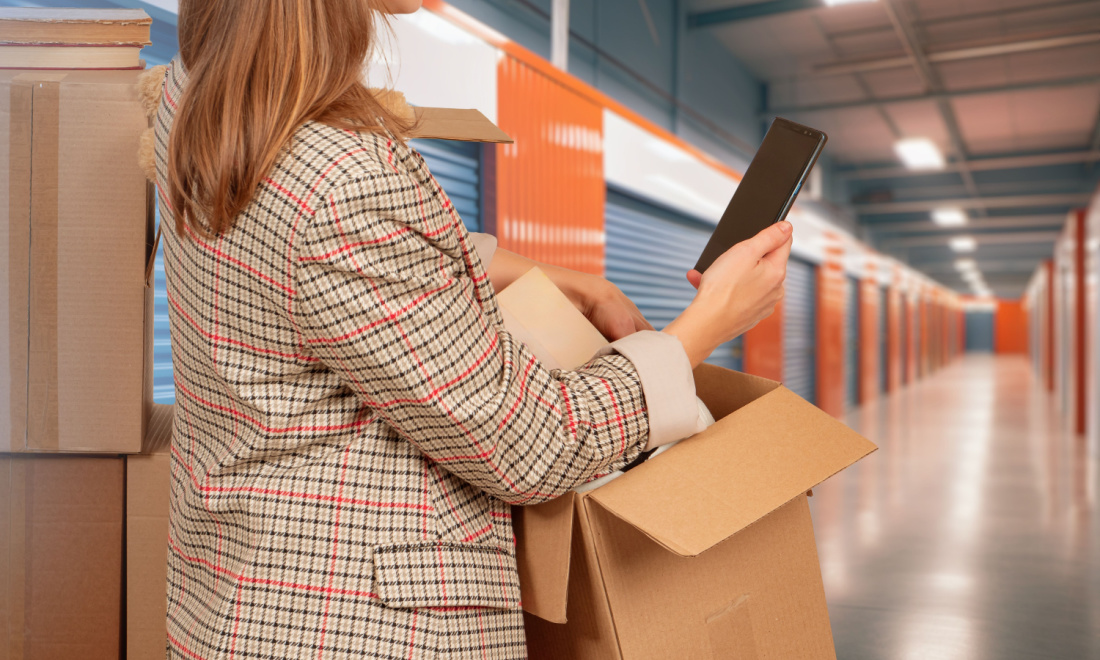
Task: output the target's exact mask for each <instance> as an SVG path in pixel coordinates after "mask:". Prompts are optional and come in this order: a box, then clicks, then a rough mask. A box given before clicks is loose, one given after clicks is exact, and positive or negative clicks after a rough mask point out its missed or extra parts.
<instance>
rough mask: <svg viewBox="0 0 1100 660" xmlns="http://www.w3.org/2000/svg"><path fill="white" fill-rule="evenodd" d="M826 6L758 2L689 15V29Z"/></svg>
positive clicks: (816, 0)
mask: <svg viewBox="0 0 1100 660" xmlns="http://www.w3.org/2000/svg"><path fill="white" fill-rule="evenodd" d="M824 6H825V3H824V2H823V1H822V0H770V1H768V2H756V3H753V4H749V5H737V6H734V7H725V8H723V9H711V10H708V11H700V12H694V13H691V14H688V17H687V26H688V27H689V28H701V27H710V26H714V25H724V24H727V23H736V22H738V21H745V20H749V19H752V18H763V17H764V16H774V15H776V14H787V13H790V12H792V11H802V10H805V9H820V8H822V7H824Z"/></svg>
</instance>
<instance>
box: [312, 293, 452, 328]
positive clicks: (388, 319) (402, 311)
mask: <svg viewBox="0 0 1100 660" xmlns="http://www.w3.org/2000/svg"><path fill="white" fill-rule="evenodd" d="M368 279H369V278H368ZM453 282H454V279H451V280H448V281H446V282H444V283H443V284H441V285H440V286H438V287H436V288H435V289H432V290H431V291H425V292H424V293H422V294H420V295H419V296H417V297H416V298H414V299H413V300H411V301H410V302H409V303H408V304H407V305H405V306H404V307H402V308H401V309H399V310H397V311H396V312H395V313H393V314H390V315H388V316H386V317H385V318H380V319H377V320H374V321H371V322H370V323H368V324H367V325H365V326H363V327H360V328H356V329H355V330H351V331H350V332H346V333H344V334H342V335H340V336H338V337H314V338H312V339H309V340H307V343H310V344H336V343H339V342H342V341H347V340H348V339H352V338H354V337H358V336H359V335H361V334H363V333H364V332H368V331H370V330H372V329H373V328H376V327H378V326H380V325H382V324H383V323H389V322H391V321H394V320H395V319H397V318H398V317H400V316H403V315H404V314H405V313H407V312H408V311H409V310H411V309H413V308H414V307H416V306H418V305H419V304H420V303H422V302H424V300H425V299H427V298H428V297H429V296H433V295H435V294H437V293H439V292H440V291H442V290H443V289H446V288H447V287H448V286H450V285H451V284H452V283H453Z"/></svg>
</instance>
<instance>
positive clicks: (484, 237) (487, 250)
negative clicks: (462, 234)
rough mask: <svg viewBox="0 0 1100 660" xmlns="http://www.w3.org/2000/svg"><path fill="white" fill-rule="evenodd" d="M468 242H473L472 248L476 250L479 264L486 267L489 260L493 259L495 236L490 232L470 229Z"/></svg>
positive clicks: (495, 249)
mask: <svg viewBox="0 0 1100 660" xmlns="http://www.w3.org/2000/svg"><path fill="white" fill-rule="evenodd" d="M470 242H471V243H473V244H474V249H475V250H477V256H478V257H479V258H480V259H481V265H482V266H484V267H485V268H486V269H488V268H489V262H490V261H492V260H493V255H494V254H496V251H497V237H496V236H493V235H492V234H483V233H481V232H476V231H472V232H470Z"/></svg>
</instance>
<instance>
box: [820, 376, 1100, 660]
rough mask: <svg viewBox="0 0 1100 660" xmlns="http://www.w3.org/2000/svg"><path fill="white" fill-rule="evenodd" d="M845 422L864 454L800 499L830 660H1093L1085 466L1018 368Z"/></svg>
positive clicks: (1089, 458)
mask: <svg viewBox="0 0 1100 660" xmlns="http://www.w3.org/2000/svg"><path fill="white" fill-rule="evenodd" d="M847 421H848V423H849V424H851V425H852V426H853V427H854V428H855V429H857V430H859V431H860V432H862V433H863V434H864V435H866V436H867V437H868V438H870V439H871V440H872V441H874V442H875V443H876V444H878V445H879V451H878V452H876V453H874V454H872V455H871V456H869V457H868V458H866V459H864V460H863V461H861V462H860V463H859V464H857V465H855V466H853V467H852V468H849V469H848V470H846V471H845V472H843V473H841V474H840V475H838V476H836V477H834V478H833V479H832V480H830V481H829V482H827V483H825V484H824V485H822V486H821V487H819V488H816V489H815V490H814V493H815V496H814V497H813V498H812V499H811V500H810V503H811V507H812V510H813V516H814V527H815V531H816V535H817V543H818V553H819V556H820V559H821V568H822V575H823V577H824V581H825V593H826V598H827V600H828V602H829V611H830V616H831V619H832V625H833V635H834V638H835V642H836V649H837V657H838V658H839V659H840V660H864V659H866V660H872V659H874V660H895V659H897V660H910V659H920V660H941V659H942V660H956V659H958V660H962V659H966V660H1015V659H1023V658H1036V659H1043V660H1047V659H1050V660H1062V659H1066V660H1077V659H1086V660H1094V659H1095V660H1100V516H1098V511H1097V468H1098V464H1100V453H1098V451H1097V448H1096V447H1090V446H1088V445H1087V443H1086V441H1085V440H1084V439H1083V438H1081V437H1079V436H1073V435H1072V434H1070V433H1068V432H1067V431H1066V429H1065V427H1064V424H1063V423H1062V420H1061V419H1060V412H1058V408H1057V406H1056V405H1055V400H1054V398H1053V396H1052V395H1049V394H1046V393H1044V392H1041V391H1040V390H1039V389H1038V387H1037V386H1036V385H1035V383H1034V382H1033V381H1032V378H1031V376H1030V372H1029V370H1028V365H1027V362H1026V361H1025V360H1024V359H1023V358H1014V357H998V358H994V357H989V356H971V357H967V358H966V359H964V360H962V361H960V362H958V363H956V364H954V365H952V366H950V367H947V368H945V369H943V370H942V371H940V372H938V373H935V374H933V375H932V376H930V377H928V378H927V379H926V380H924V381H922V382H920V383H917V384H915V385H912V386H910V387H907V388H905V389H904V390H902V391H901V392H899V393H898V394H896V395H893V396H890V397H888V398H885V399H882V400H880V401H879V402H877V403H874V404H871V405H868V406H864V407H863V408H861V409H859V410H856V411H854V412H853V413H852V414H851V415H850V416H849V419H848V420H847Z"/></svg>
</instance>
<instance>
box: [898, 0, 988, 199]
mask: <svg viewBox="0 0 1100 660" xmlns="http://www.w3.org/2000/svg"><path fill="white" fill-rule="evenodd" d="M897 2H898V0H882V8H883V9H884V10H885V11H886V15H887V16H888V17H889V18H890V23H891V24H893V26H894V30H895V31H896V32H897V34H898V38H899V39H900V40H901V43H902V46H904V48H905V52H906V53H908V54H909V59H910V62H911V64H912V65H913V68H914V69H916V72H917V75H918V76H920V79H921V81H922V82H923V83H924V89H925V91H926V92H942V91H943V81H942V80H940V76H939V74H938V73H937V72H936V71H934V70H933V69H932V65H931V64H930V63H929V62H928V58H926V57H925V55H924V46H923V45H922V44H921V42H920V38H919V37H918V35H917V33H916V30H915V29H914V28H913V26H912V25H910V24H909V21H908V19H907V18H906V17H905V15H904V14H903V13H902V11H903V9H902V7H900V6H899V5H897V4H896V3H897ZM936 105H937V106H938V107H939V111H940V117H941V119H942V120H943V124H944V126H945V127H946V128H947V137H948V139H949V140H950V142H951V148H952V150H953V151H954V152H955V156H956V164H957V165H958V166H959V170H958V173H959V176H960V177H962V180H963V184H964V185H965V186H966V192H968V193H969V194H970V196H971V197H981V196H982V195H981V192H980V191H979V190H978V184H977V183H975V182H974V175H973V174H971V172H970V168H969V167H967V165H966V161H967V159H968V158H969V154H967V151H966V143H965V142H964V141H963V137H962V130H961V129H960V128H959V122H958V119H957V118H956V117H955V111H954V109H952V107H951V104H950V103H948V101H947V100H946V99H942V98H941V99H937V100H936ZM979 212H980V213H981V214H983V215H984V214H985V207H980V208H979Z"/></svg>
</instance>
